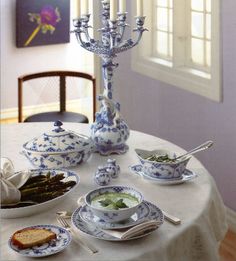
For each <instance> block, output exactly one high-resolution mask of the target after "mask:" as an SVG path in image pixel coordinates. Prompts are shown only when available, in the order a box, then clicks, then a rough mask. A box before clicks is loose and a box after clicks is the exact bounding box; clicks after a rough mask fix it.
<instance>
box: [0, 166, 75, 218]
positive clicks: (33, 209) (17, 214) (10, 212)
mask: <svg viewBox="0 0 236 261" xmlns="http://www.w3.org/2000/svg"><path fill="white" fill-rule="evenodd" d="M30 172H31V173H32V174H31V177H34V176H38V175H46V174H47V173H48V172H50V174H51V176H56V175H58V174H62V173H63V174H64V177H65V178H64V179H63V180H62V181H63V182H67V181H75V182H76V184H75V185H74V186H73V187H72V188H71V189H70V190H69V191H67V192H65V193H64V194H63V195H61V196H59V197H56V198H54V199H51V200H48V201H45V202H42V203H38V204H35V205H31V206H23V207H12V208H1V209H0V214H1V218H21V217H28V216H31V215H34V214H37V213H41V212H44V211H46V210H49V209H51V208H52V207H54V206H55V205H57V204H59V203H61V202H62V200H64V199H65V198H66V197H67V196H68V195H69V194H70V193H71V192H72V191H73V190H74V189H75V188H76V187H77V186H78V184H79V177H78V175H77V174H76V173H75V172H72V171H68V170H64V169H33V170H30Z"/></svg>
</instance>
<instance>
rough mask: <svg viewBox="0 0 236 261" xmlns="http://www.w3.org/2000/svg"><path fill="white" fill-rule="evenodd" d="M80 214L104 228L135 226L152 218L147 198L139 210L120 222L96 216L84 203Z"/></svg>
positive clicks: (89, 221)
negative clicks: (110, 221)
mask: <svg viewBox="0 0 236 261" xmlns="http://www.w3.org/2000/svg"><path fill="white" fill-rule="evenodd" d="M79 215H80V217H81V218H82V219H83V220H84V221H85V222H87V223H90V224H95V225H96V226H98V227H99V228H102V229H124V228H128V227H133V226H136V225H138V224H140V223H142V222H144V221H148V220H150V218H151V216H150V209H149V204H148V202H146V201H145V200H144V201H143V203H142V204H141V205H139V207H138V208H137V211H136V212H135V213H134V214H133V215H132V216H131V217H130V218H128V219H126V220H124V221H121V222H118V223H109V222H106V221H104V220H103V219H101V218H99V217H97V216H95V215H94V214H93V212H92V211H91V209H89V207H88V206H87V205H84V206H83V207H82V208H81V209H80V211H79Z"/></svg>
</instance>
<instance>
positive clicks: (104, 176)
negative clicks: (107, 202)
mask: <svg viewBox="0 0 236 261" xmlns="http://www.w3.org/2000/svg"><path fill="white" fill-rule="evenodd" d="M106 168H107V167H106V166H105V167H104V166H99V167H98V169H97V171H96V172H95V175H94V181H95V182H96V183H97V184H98V185H99V186H106V185H108V184H109V183H110V181H111V177H110V173H109V172H108V171H107V170H106Z"/></svg>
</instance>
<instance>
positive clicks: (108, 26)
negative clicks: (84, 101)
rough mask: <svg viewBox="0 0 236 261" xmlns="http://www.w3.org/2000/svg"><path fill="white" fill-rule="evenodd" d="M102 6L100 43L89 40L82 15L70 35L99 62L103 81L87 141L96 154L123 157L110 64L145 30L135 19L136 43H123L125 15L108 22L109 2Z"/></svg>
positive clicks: (125, 131) (124, 134) (125, 132)
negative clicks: (92, 144) (97, 106)
mask: <svg viewBox="0 0 236 261" xmlns="http://www.w3.org/2000/svg"><path fill="white" fill-rule="evenodd" d="M101 2H102V7H103V11H102V15H101V19H102V24H103V27H102V28H101V29H99V30H98V31H99V32H101V39H100V40H94V39H93V38H91V37H90V35H89V32H88V29H89V28H90V27H91V26H89V20H90V14H87V15H82V16H81V17H80V18H78V19H74V20H73V22H74V27H75V30H74V33H75V35H76V37H77V39H78V42H79V44H80V45H81V46H82V47H83V48H84V49H86V50H87V51H90V52H92V53H95V54H97V55H99V56H100V57H101V58H102V72H103V79H104V92H103V95H99V96H98V100H99V101H100V102H101V106H100V111H99V112H97V113H96V119H95V122H94V123H93V124H92V126H91V137H92V139H93V141H94V144H95V146H96V151H97V152H99V153H100V154H102V155H109V154H112V153H117V154H123V153H125V152H126V151H127V150H128V146H127V144H126V141H127V139H128V137H129V127H128V125H127V124H126V123H125V121H124V119H123V118H122V116H121V114H120V104H119V103H118V102H115V101H114V100H113V97H112V94H113V80H112V78H113V73H114V69H115V68H117V67H118V63H115V62H114V61H113V60H114V58H116V57H117V54H118V53H121V52H124V51H127V50H129V49H131V48H133V47H134V46H136V45H137V44H138V43H139V41H140V40H141V38H142V34H143V32H144V31H146V30H147V29H145V28H144V21H145V17H144V16H137V17H135V19H136V25H137V27H136V28H135V29H134V30H133V31H134V32H136V33H137V39H135V40H132V39H128V40H124V34H125V30H126V28H127V26H128V24H127V23H126V17H127V13H126V12H124V13H118V14H117V19H113V20H111V19H110V2H109V1H107V0H103V1H101Z"/></svg>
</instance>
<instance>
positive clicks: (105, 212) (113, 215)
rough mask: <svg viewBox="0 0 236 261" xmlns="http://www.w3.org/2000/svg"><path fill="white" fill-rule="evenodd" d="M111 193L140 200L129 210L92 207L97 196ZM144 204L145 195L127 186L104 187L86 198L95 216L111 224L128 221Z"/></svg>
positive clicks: (88, 194) (91, 192)
mask: <svg viewBox="0 0 236 261" xmlns="http://www.w3.org/2000/svg"><path fill="white" fill-rule="evenodd" d="M111 192H115V193H126V194H129V195H131V196H133V197H135V198H136V199H137V200H138V203H137V205H135V206H132V207H129V208H122V209H118V210H113V209H105V208H99V207H95V206H93V205H92V200H93V199H94V198H95V197H96V196H99V195H103V194H105V193H111ZM142 202H143V195H142V194H141V193H140V192H139V191H137V190H135V189H133V188H131V187H125V186H108V187H102V188H98V189H95V190H93V191H90V192H89V193H87V195H86V196H85V203H86V204H87V205H88V206H89V207H90V209H91V210H92V212H93V213H94V215H96V216H97V217H99V218H101V219H102V220H104V221H105V222H109V223H116V222H120V221H123V220H126V219H128V218H129V217H131V216H132V215H133V214H134V213H135V212H136V211H137V209H138V207H139V206H140V204H142Z"/></svg>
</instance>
